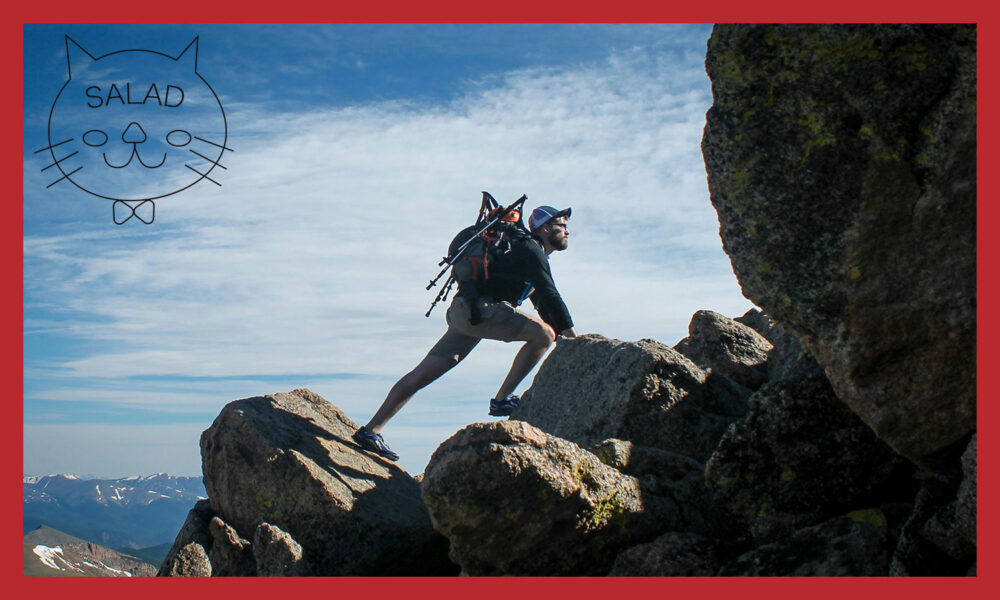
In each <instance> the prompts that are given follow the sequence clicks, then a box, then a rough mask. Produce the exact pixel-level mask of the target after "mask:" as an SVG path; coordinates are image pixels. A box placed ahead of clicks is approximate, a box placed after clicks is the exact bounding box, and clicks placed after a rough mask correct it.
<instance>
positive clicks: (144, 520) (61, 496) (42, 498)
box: [24, 473, 208, 564]
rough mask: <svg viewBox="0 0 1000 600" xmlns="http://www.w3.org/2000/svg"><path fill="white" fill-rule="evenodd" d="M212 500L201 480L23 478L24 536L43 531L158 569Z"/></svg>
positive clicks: (167, 477)
mask: <svg viewBox="0 0 1000 600" xmlns="http://www.w3.org/2000/svg"><path fill="white" fill-rule="evenodd" d="M207 496H208V494H207V492H206V491H205V486H204V485H203V484H202V481H201V477H174V476H171V475H167V474H165V473H158V474H156V475H152V476H148V477H138V476H136V477H126V478H122V479H84V478H81V477H77V476H74V475H45V476H43V477H25V478H24V533H25V534H27V533H29V532H32V531H33V530H35V529H38V528H39V527H41V526H43V525H44V526H47V527H49V528H51V529H55V530H58V531H60V532H64V533H65V534H68V535H70V536H73V537H76V538H80V539H81V540H84V541H86V542H91V543H94V544H99V545H101V546H105V547H108V548H118V549H122V550H124V551H125V552H127V553H129V554H132V555H135V556H139V557H141V558H143V559H145V560H148V561H149V562H151V563H154V564H158V562H159V561H161V560H162V559H163V557H164V556H165V555H166V552H167V550H168V549H169V546H170V544H171V543H172V542H173V541H174V538H175V537H176V536H177V532H178V531H180V528H181V526H182V525H183V524H184V519H185V518H186V517H187V513H188V511H189V510H191V507H193V506H194V504H195V502H196V501H197V500H198V499H199V498H205V497H207Z"/></svg>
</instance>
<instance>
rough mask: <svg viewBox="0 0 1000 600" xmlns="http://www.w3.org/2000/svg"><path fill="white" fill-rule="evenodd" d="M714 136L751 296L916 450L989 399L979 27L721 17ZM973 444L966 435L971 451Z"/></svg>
mask: <svg viewBox="0 0 1000 600" xmlns="http://www.w3.org/2000/svg"><path fill="white" fill-rule="evenodd" d="M706 68H707V70H708V74H709V76H710V78H711V80H712V92H713V98H714V104H713V106H712V108H711V109H710V110H709V112H708V116H707V124H706V127H705V133H704V138H703V142H702V150H703V153H704V157H705V163H706V168H707V171H708V178H709V187H710V192H711V199H712V204H713V205H714V206H715V208H716V210H717V212H718V215H719V221H720V224H721V227H720V234H721V237H722V241H723V246H724V248H725V251H726V252H727V254H729V256H730V258H731V260H732V263H733V269H734V271H735V273H736V275H737V277H738V279H739V281H740V285H741V286H742V289H743V293H744V295H745V296H746V297H747V298H749V299H751V300H752V301H753V302H754V303H755V304H757V305H758V306H760V307H762V308H763V309H764V311H765V312H767V313H768V315H770V316H771V317H772V318H773V319H774V320H775V321H777V322H778V323H780V324H781V326H782V327H783V328H785V329H786V330H787V331H788V332H789V333H791V334H793V335H794V336H795V337H797V338H798V339H799V340H800V341H801V342H802V344H803V346H804V347H805V348H806V349H808V350H809V352H810V353H811V354H812V355H813V356H814V357H815V358H816V360H817V361H818V362H819V364H820V365H822V367H823V369H824V370H825V372H826V374H827V376H828V377H829V379H830V382H831V383H832V385H833V389H834V390H835V391H836V394H837V396H838V397H839V398H840V399H841V400H843V401H845V402H846V403H847V404H848V405H849V406H850V407H851V408H852V410H853V411H854V412H855V413H857V414H858V416H860V417H861V419H862V420H864V422H865V423H867V424H868V425H869V426H870V427H871V428H872V429H873V430H874V431H875V432H876V433H877V435H878V436H879V438H880V439H882V440H883V441H884V442H885V443H887V444H889V445H890V446H891V447H892V448H894V449H895V450H896V451H897V452H899V453H900V454H903V455H905V456H907V457H909V458H911V459H914V460H918V461H920V460H923V459H927V460H928V461H930V462H933V460H936V458H937V456H938V455H939V454H940V453H942V452H946V451H949V450H952V449H954V448H955V445H956V444H962V440H964V439H966V438H967V436H968V435H969V434H970V433H972V432H973V431H974V430H975V426H976V423H975V416H976V385H975V368H976V345H975V332H976V28H975V26H971V25H968V26H967V25H822V26H816V25H718V26H716V28H715V29H714V31H713V34H712V37H711V39H710V41H709V47H708V55H707V59H706ZM961 449H962V448H961V447H958V449H957V452H961Z"/></svg>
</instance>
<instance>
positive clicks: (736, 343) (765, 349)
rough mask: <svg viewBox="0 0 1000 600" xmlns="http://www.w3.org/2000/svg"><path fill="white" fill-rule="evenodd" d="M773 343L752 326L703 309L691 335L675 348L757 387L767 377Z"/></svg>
mask: <svg viewBox="0 0 1000 600" xmlns="http://www.w3.org/2000/svg"><path fill="white" fill-rule="evenodd" d="M773 349H774V346H773V344H771V342H769V341H768V340H767V339H766V338H764V336H762V335H760V334H759V333H757V332H756V331H754V330H753V329H752V328H750V327H748V326H746V325H744V324H743V323H740V322H738V321H735V320H733V319H730V318H729V317H726V316H724V315H720V314H719V313H717V312H713V311H710V310H699V311H698V312H696V313H694V316H693V317H692V318H691V324H690V325H688V337H686V338H684V339H683V340H681V341H680V342H678V343H677V345H675V346H674V350H677V351H678V352H680V353H681V354H683V355H684V356H686V357H688V358H690V359H691V360H693V361H694V362H695V363H697V364H698V366H700V367H703V368H707V369H712V370H714V371H716V372H718V373H721V374H722V375H725V376H726V377H728V378H730V379H732V380H733V381H735V382H736V383H738V384H740V385H742V386H744V387H747V388H750V389H751V390H756V389H757V388H759V387H760V386H762V385H763V384H764V382H765V381H767V377H768V358H769V355H770V353H771V351H772V350H773Z"/></svg>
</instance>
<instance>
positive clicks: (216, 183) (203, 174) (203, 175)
mask: <svg viewBox="0 0 1000 600" xmlns="http://www.w3.org/2000/svg"><path fill="white" fill-rule="evenodd" d="M184 166H185V167H187V168H189V169H191V170H192V171H194V172H195V173H197V174H199V175H201V176H202V177H204V178H205V179H207V180H209V181H211V182H212V183H214V184H215V185H217V186H219V187H222V184H221V183H219V182H218V181H216V180H214V179H212V178H211V177H209V176H208V175H206V174H205V173H202V172H201V171H199V170H198V169H196V168H194V167H192V166H191V165H189V164H187V163H184ZM223 168H224V167H223Z"/></svg>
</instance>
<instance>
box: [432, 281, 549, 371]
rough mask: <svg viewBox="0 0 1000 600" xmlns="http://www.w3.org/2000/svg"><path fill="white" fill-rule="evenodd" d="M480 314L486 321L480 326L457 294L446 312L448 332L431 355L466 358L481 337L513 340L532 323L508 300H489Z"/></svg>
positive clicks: (458, 358) (506, 340)
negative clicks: (474, 322)
mask: <svg viewBox="0 0 1000 600" xmlns="http://www.w3.org/2000/svg"><path fill="white" fill-rule="evenodd" d="M479 314H480V316H481V317H482V320H481V321H480V322H479V323H478V324H477V325H472V324H470V323H469V320H470V318H471V317H470V314H469V303H468V302H466V300H465V298H463V297H462V296H456V297H455V299H454V300H452V302H451V306H449V307H448V312H447V314H446V315H445V319H446V320H447V321H448V331H446V332H445V333H444V335H443V336H441V339H440V340H438V342H437V343H436V344H434V347H433V348H431V350H430V352H428V353H427V354H428V355H429V356H443V357H447V358H451V359H452V360H456V361H458V360H462V359H463V358H465V357H466V355H467V354H469V352H471V351H472V349H473V348H475V347H476V344H478V343H479V340H482V339H484V338H485V339H490V340H500V341H502V342H512V341H514V340H516V339H517V337H518V336H519V335H520V334H521V332H522V331H523V330H524V327H525V325H527V324H528V323H531V322H532V319H531V317H529V316H528V315H526V314H525V313H523V312H521V311H519V310H517V309H516V308H514V307H513V306H512V305H510V304H509V303H507V302H487V303H486V305H485V306H482V307H481V308H480V310H479Z"/></svg>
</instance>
